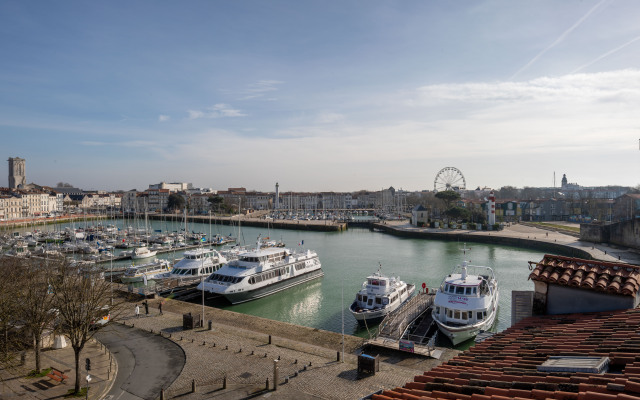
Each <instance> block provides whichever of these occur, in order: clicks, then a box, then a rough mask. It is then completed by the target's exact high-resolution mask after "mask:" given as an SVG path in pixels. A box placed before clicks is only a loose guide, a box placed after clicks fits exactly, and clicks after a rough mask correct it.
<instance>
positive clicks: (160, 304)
mask: <svg viewBox="0 0 640 400" xmlns="http://www.w3.org/2000/svg"><path fill="white" fill-rule="evenodd" d="M158 311H160V315H162V302H160V303H158Z"/></svg>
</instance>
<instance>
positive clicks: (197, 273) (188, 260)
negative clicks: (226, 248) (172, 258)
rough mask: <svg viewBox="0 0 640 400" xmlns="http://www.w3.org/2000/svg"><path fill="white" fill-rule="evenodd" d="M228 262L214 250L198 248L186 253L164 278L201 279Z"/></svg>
mask: <svg viewBox="0 0 640 400" xmlns="http://www.w3.org/2000/svg"><path fill="white" fill-rule="evenodd" d="M226 262H227V259H226V258H224V257H223V256H222V255H220V253H218V252H217V251H215V250H213V249H207V248H203V247H200V248H197V249H194V250H187V251H185V252H184V257H183V258H182V259H181V260H180V261H178V262H177V263H176V264H175V265H174V266H173V269H172V270H171V272H169V273H167V274H165V275H164V276H162V278H163V279H164V278H169V279H173V278H200V277H201V276H205V277H206V276H209V275H211V274H212V273H214V272H216V271H217V270H218V269H220V267H221V266H222V265H224V264H225V263H226Z"/></svg>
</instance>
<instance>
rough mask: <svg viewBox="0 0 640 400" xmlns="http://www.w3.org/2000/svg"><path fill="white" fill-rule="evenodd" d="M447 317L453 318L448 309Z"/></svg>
mask: <svg viewBox="0 0 640 400" xmlns="http://www.w3.org/2000/svg"><path fill="white" fill-rule="evenodd" d="M447 317H449V318H453V314H452V313H451V309H450V308H448V309H447Z"/></svg>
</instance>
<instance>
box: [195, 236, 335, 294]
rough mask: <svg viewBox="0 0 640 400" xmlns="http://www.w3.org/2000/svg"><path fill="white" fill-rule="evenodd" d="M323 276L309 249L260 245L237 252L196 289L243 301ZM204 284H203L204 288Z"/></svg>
mask: <svg viewBox="0 0 640 400" xmlns="http://www.w3.org/2000/svg"><path fill="white" fill-rule="evenodd" d="M323 275H324V272H323V271H322V266H321V264H320V260H319V259H318V254H317V253H316V252H315V251H312V250H306V251H299V252H292V251H291V250H290V249H287V248H280V247H267V248H262V247H261V241H260V240H258V245H257V246H256V249H255V250H253V251H247V252H243V253H240V254H238V258H237V259H235V260H232V261H229V262H228V263H227V264H225V265H223V266H222V268H220V269H219V270H218V271H217V272H214V273H213V274H211V276H209V277H208V278H207V279H206V280H205V281H204V282H202V283H200V284H199V285H198V290H203V289H204V290H205V291H207V292H210V293H213V294H219V295H222V296H224V297H225V298H226V299H227V300H229V301H230V302H231V303H232V304H237V303H244V302H246V301H250V300H254V299H258V298H261V297H265V296H268V295H270V294H273V293H276V292H279V291H281V290H285V289H288V288H291V287H293V286H296V285H299V284H301V283H303V282H308V281H310V280H313V279H316V278H319V277H321V276H323ZM203 286H204V287H203Z"/></svg>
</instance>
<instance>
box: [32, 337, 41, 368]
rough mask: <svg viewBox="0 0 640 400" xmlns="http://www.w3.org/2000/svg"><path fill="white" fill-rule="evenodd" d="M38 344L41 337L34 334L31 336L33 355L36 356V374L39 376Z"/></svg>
mask: <svg viewBox="0 0 640 400" xmlns="http://www.w3.org/2000/svg"><path fill="white" fill-rule="evenodd" d="M40 342H41V337H40V335H39V334H37V333H34V334H33V353H34V355H35V356H36V373H37V374H39V373H40V368H41V366H40Z"/></svg>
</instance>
